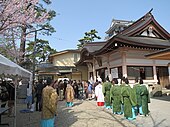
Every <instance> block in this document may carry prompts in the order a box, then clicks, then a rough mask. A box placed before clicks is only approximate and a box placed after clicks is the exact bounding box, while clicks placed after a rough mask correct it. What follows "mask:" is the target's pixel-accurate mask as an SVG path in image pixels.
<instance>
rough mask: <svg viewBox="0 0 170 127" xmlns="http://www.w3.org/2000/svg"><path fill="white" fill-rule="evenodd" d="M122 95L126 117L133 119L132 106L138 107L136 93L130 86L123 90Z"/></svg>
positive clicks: (124, 87)
mask: <svg viewBox="0 0 170 127" xmlns="http://www.w3.org/2000/svg"><path fill="white" fill-rule="evenodd" d="M121 95H122V103H123V105H124V116H125V117H126V118H129V117H130V118H132V106H136V105H137V101H136V96H135V92H134V90H133V89H132V88H131V87H130V86H129V85H125V86H123V87H122V89H121Z"/></svg>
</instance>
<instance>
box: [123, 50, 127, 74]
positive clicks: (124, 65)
mask: <svg viewBox="0 0 170 127" xmlns="http://www.w3.org/2000/svg"><path fill="white" fill-rule="evenodd" d="M122 73H123V77H127V65H126V51H123V52H122Z"/></svg>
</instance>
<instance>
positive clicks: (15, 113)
mask: <svg viewBox="0 0 170 127" xmlns="http://www.w3.org/2000/svg"><path fill="white" fill-rule="evenodd" d="M14 87H15V101H14V127H16V122H17V121H16V117H17V112H16V110H17V89H16V87H17V78H15V85H14Z"/></svg>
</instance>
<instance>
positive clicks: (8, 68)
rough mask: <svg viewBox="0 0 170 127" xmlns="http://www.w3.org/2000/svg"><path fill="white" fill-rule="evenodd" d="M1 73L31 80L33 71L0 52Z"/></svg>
mask: <svg viewBox="0 0 170 127" xmlns="http://www.w3.org/2000/svg"><path fill="white" fill-rule="evenodd" d="M0 75H4V76H5V77H8V76H10V77H12V76H13V77H15V80H17V77H24V78H28V79H29V80H31V77H32V73H31V72H29V71H27V70H26V69H24V68H22V67H20V66H19V65H18V64H16V63H14V62H12V61H10V60H9V59H7V58H6V57H4V56H3V55H1V54H0ZM16 85H17V83H16V84H15V106H14V108H15V109H14V110H15V119H14V127H16Z"/></svg>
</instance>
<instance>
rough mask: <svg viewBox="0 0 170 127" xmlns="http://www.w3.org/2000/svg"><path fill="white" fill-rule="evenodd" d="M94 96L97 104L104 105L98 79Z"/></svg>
mask: <svg viewBox="0 0 170 127" xmlns="http://www.w3.org/2000/svg"><path fill="white" fill-rule="evenodd" d="M95 96H96V98H97V106H104V95H103V92H102V84H101V80H98V85H97V86H96V87H95Z"/></svg>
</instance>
